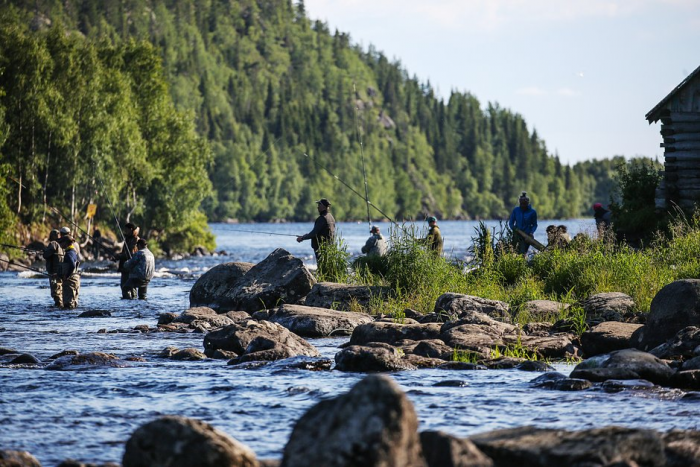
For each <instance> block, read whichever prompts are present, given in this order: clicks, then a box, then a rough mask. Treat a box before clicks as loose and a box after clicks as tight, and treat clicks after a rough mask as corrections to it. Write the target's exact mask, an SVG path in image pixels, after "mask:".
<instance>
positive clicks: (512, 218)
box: [508, 209, 515, 230]
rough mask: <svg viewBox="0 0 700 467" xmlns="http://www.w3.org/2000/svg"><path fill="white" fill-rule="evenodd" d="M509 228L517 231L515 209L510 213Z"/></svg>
mask: <svg viewBox="0 0 700 467" xmlns="http://www.w3.org/2000/svg"><path fill="white" fill-rule="evenodd" d="M508 227H510V230H515V209H513V210H512V211H511V212H510V217H509V218H508Z"/></svg>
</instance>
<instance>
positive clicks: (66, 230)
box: [58, 227, 82, 261]
mask: <svg viewBox="0 0 700 467" xmlns="http://www.w3.org/2000/svg"><path fill="white" fill-rule="evenodd" d="M58 233H59V234H60V237H61V238H63V237H65V236H69V237H71V238H73V237H72V236H71V234H70V227H61V230H59V231H58ZM73 245H74V246H73V247H74V248H75V254H76V255H78V261H82V257H81V256H80V245H79V244H78V242H76V241H75V239H73Z"/></svg>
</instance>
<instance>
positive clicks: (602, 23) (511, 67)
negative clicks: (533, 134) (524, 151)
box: [304, 0, 700, 164]
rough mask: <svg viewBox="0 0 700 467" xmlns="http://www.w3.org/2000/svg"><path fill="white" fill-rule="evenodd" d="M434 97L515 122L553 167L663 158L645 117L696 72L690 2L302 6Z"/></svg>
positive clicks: (432, 1) (402, 0)
mask: <svg viewBox="0 0 700 467" xmlns="http://www.w3.org/2000/svg"><path fill="white" fill-rule="evenodd" d="M304 4H305V6H306V12H307V15H308V16H309V17H310V18H311V19H313V20H316V19H319V20H322V21H325V22H326V23H328V25H329V27H330V28H331V31H334V30H336V29H337V30H339V31H341V32H346V33H349V34H350V37H351V40H352V42H353V43H354V44H360V45H361V46H363V48H364V49H365V50H366V49H367V47H368V46H369V45H370V44H371V45H373V46H374V47H375V48H376V49H377V50H378V51H381V52H383V53H384V54H385V55H386V56H387V57H389V58H390V59H392V60H398V61H400V63H401V64H402V67H403V68H404V69H405V70H407V71H408V73H409V75H410V76H414V75H415V76H417V77H418V79H419V80H420V81H421V82H428V81H429V82H430V84H431V85H432V86H433V88H435V89H436V90H437V91H438V94H439V96H441V97H443V98H447V97H449V94H450V92H451V91H452V90H455V91H459V92H468V93H470V94H472V95H474V96H475V97H476V98H477V99H479V101H480V102H481V105H482V107H485V106H486V104H487V103H489V102H494V103H498V104H499V105H500V106H501V107H505V108H508V109H510V110H511V111H513V112H516V113H519V114H520V115H522V116H523V117H524V118H525V121H526V122H527V123H528V126H529V128H530V129H531V130H532V129H533V128H534V129H536V130H537V133H538V135H539V136H540V138H541V139H543V140H544V141H545V143H546V145H547V148H548V150H549V152H550V153H551V154H555V153H556V154H558V155H559V157H560V159H561V160H562V162H564V163H568V164H574V163H576V162H579V161H582V160H589V159H602V158H609V157H613V156H616V155H621V156H625V157H627V158H630V157H636V156H645V157H658V159H659V160H660V161H663V149H662V148H660V147H659V144H660V143H661V142H662V139H661V135H660V133H659V132H660V129H661V128H660V124H652V125H649V124H648V122H647V121H646V119H645V118H644V117H645V115H646V114H647V113H648V112H649V111H650V110H651V109H652V108H653V107H654V106H655V105H656V104H657V103H659V102H660V101H661V100H662V99H663V98H664V97H666V95H668V93H670V92H671V91H672V90H673V89H674V88H675V87H676V86H677V85H678V84H680V82H681V81H683V79H684V78H685V77H686V76H687V75H689V74H690V73H692V72H693V70H695V69H696V68H697V67H698V66H700V0H626V1H610V0H305V1H304Z"/></svg>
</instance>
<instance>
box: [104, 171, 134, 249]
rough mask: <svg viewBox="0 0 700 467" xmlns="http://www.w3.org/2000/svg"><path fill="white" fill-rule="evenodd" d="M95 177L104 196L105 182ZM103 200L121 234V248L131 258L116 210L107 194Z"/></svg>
mask: <svg viewBox="0 0 700 467" xmlns="http://www.w3.org/2000/svg"><path fill="white" fill-rule="evenodd" d="M95 169H97V167H96V166H95ZM95 173H96V174H97V173H98V172H97V170H95ZM97 179H98V180H99V181H100V186H101V187H102V193H103V196H104V192H105V184H104V182H103V181H102V178H101V177H99V176H98V177H97ZM105 201H107V207H108V208H109V210H110V211H112V216H113V217H114V222H115V223H116V224H117V230H119V235H121V237H122V241H123V242H124V248H123V249H124V250H126V254H127V255H128V257H129V259H131V251H129V247H128V244H127V243H126V237H125V236H124V232H123V231H122V226H121V224H120V223H119V219H117V213H116V211H115V210H114V208H113V207H112V203H110V202H109V198H108V197H107V196H105Z"/></svg>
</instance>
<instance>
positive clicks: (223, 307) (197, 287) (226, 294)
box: [190, 263, 254, 311]
mask: <svg viewBox="0 0 700 467" xmlns="http://www.w3.org/2000/svg"><path fill="white" fill-rule="evenodd" d="M253 266H254V264H252V263H224V264H218V265H216V266H214V267H213V268H211V269H210V270H208V271H207V272H205V273H204V274H202V277H200V278H199V279H197V282H195V283H194V285H193V286H192V290H190V306H191V307H198V306H206V307H209V308H213V309H214V310H219V311H228V310H234V309H235V308H234V307H235V305H236V299H235V296H233V295H232V294H231V291H233V290H234V288H235V286H236V285H237V284H238V281H239V280H240V279H241V278H242V277H243V276H244V275H245V274H246V273H247V272H248V271H249V270H250V269H251V268H252V267H253Z"/></svg>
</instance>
